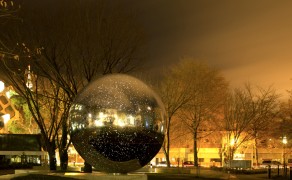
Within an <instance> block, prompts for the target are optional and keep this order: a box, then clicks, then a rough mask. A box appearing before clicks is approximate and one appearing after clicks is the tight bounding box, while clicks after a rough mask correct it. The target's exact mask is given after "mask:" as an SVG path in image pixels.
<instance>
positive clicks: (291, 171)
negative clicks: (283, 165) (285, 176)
mask: <svg viewBox="0 0 292 180" xmlns="http://www.w3.org/2000/svg"><path fill="white" fill-rule="evenodd" d="M290 180H292V167H290Z"/></svg>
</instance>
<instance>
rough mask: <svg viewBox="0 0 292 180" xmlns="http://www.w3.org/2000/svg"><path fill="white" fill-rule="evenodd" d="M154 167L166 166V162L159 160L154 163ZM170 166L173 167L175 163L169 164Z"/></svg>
mask: <svg viewBox="0 0 292 180" xmlns="http://www.w3.org/2000/svg"><path fill="white" fill-rule="evenodd" d="M156 167H167V163H166V161H161V162H159V163H157V164H156ZM170 167H175V165H173V164H170Z"/></svg>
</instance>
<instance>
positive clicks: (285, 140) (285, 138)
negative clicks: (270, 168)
mask: <svg viewBox="0 0 292 180" xmlns="http://www.w3.org/2000/svg"><path fill="white" fill-rule="evenodd" d="M282 142H283V165H284V175H285V176H286V175H287V169H286V159H285V153H286V152H285V150H286V149H285V148H286V144H287V143H288V141H287V137H286V136H284V137H283V140H282Z"/></svg>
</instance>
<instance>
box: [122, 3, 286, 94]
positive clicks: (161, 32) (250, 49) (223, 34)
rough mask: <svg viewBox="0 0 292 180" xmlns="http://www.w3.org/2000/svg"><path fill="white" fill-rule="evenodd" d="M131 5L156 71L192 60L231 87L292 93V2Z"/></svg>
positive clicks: (147, 56) (148, 56) (148, 57)
mask: <svg viewBox="0 0 292 180" xmlns="http://www.w3.org/2000/svg"><path fill="white" fill-rule="evenodd" d="M125 2H126V3H127V5H128V6H129V7H131V9H132V10H133V11H134V12H135V16H136V17H137V18H138V19H139V21H141V24H142V25H143V26H144V28H145V32H146V36H147V39H148V42H147V44H146V47H147V50H146V52H145V53H146V58H147V59H148V60H149V64H150V66H151V67H156V70H157V69H160V68H161V67H166V66H168V65H169V64H172V63H175V62H177V61H179V59H180V58H182V57H192V58H194V59H196V60H200V61H203V62H206V63H208V64H209V65H210V66H214V67H217V68H219V69H220V70H221V71H222V72H223V74H224V76H225V77H226V79H227V80H228V81H229V82H230V84H231V87H238V86H241V85H243V84H244V83H245V82H250V83H253V84H255V85H259V86H262V87H267V86H269V85H272V86H273V87H274V88H275V89H277V92H278V93H281V94H282V95H283V96H287V93H286V90H290V89H292V81H291V80H290V79H291V78H292V49H291V47H292V10H291V7H292V1H288V0H281V1H275V0H237V1H232V0H139V1H137V0H125ZM157 64H159V66H157ZM154 69H155V68H154ZM154 71H155V70H154Z"/></svg>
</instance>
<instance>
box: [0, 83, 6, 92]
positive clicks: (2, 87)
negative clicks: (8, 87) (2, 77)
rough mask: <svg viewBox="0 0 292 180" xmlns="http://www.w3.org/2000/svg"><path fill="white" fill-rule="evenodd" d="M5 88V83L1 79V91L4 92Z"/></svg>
mask: <svg viewBox="0 0 292 180" xmlns="http://www.w3.org/2000/svg"><path fill="white" fill-rule="evenodd" d="M4 89H5V85H4V82H3V81H0V93H1V92H3V91H4Z"/></svg>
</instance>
